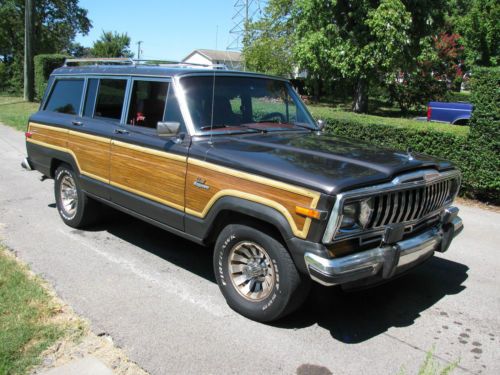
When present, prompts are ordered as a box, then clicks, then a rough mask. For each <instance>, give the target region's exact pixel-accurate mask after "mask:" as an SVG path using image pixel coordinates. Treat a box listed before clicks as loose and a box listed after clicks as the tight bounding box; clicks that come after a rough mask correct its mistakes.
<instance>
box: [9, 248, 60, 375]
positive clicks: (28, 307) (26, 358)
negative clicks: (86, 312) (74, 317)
mask: <svg viewBox="0 0 500 375" xmlns="http://www.w3.org/2000/svg"><path fill="white" fill-rule="evenodd" d="M7 251H8V250H7V249H5V247H3V246H2V245H1V244H0V375H4V374H25V373H27V371H28V370H29V369H30V368H31V367H32V366H34V365H36V364H37V363H38V362H39V360H40V354H41V353H42V352H43V351H44V350H45V349H47V348H48V347H49V346H50V345H52V344H53V343H55V342H56V340H58V339H59V338H61V337H62V336H63V335H64V333H65V330H64V327H63V326H62V325H61V324H60V323H56V322H54V317H55V316H56V315H57V314H58V312H59V307H58V306H57V305H55V304H54V303H53V300H52V297H51V296H50V295H49V294H48V292H47V291H46V290H45V289H44V288H43V287H42V285H41V281H40V280H39V279H37V278H35V277H32V276H31V275H30V274H29V273H28V272H27V269H26V268H25V267H24V266H22V265H21V264H20V263H18V262H17V261H16V260H15V259H14V258H13V257H12V256H10V255H8V254H7Z"/></svg>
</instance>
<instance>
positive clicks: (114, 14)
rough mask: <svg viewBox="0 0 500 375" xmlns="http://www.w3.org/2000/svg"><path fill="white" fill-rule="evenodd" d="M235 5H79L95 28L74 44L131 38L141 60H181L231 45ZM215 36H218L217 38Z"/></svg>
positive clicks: (211, 0)
mask: <svg viewBox="0 0 500 375" xmlns="http://www.w3.org/2000/svg"><path fill="white" fill-rule="evenodd" d="M234 4H235V0H80V2H79V5H80V7H82V8H85V9H87V10H88V17H89V18H90V20H91V21H92V25H93V27H92V29H91V30H90V32H89V34H88V35H86V36H82V35H78V36H77V38H76V42H78V43H80V44H82V45H84V46H86V47H90V46H92V44H93V42H94V41H95V40H97V39H98V38H99V36H100V35H101V34H102V31H103V30H105V31H117V32H119V33H125V32H126V33H127V34H128V35H129V36H130V37H131V39H132V43H131V45H130V48H131V49H132V51H133V52H134V54H135V57H137V42H138V41H143V43H142V47H141V49H142V56H141V58H144V59H164V60H177V61H179V60H182V59H183V58H184V57H186V56H187V55H188V54H189V53H190V52H192V51H193V50H195V49H216V48H217V49H221V50H225V49H226V47H227V46H228V45H229V44H230V43H231V42H232V40H233V38H234V37H233V36H232V35H231V34H230V33H229V31H230V29H231V28H232V27H233V22H234V21H233V19H232V18H233V16H234V15H235V8H234ZM216 36H217V37H216Z"/></svg>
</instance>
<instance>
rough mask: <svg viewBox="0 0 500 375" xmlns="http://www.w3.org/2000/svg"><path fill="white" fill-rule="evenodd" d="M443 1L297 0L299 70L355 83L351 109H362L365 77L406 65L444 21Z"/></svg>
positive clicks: (364, 106)
mask: <svg viewBox="0 0 500 375" xmlns="http://www.w3.org/2000/svg"><path fill="white" fill-rule="evenodd" d="M444 6H445V2H444V1H442V0H438V1H431V0H423V1H417V0H380V1H371V0H363V1H349V0H329V1H323V0H297V1H295V2H294V3H293V6H292V11H291V18H292V19H293V20H294V24H295V27H296V29H295V46H294V52H295V56H296V57H297V61H298V63H299V64H300V66H301V67H302V68H305V69H307V70H308V71H309V73H310V74H313V75H317V76H319V77H335V76H339V75H340V76H342V77H343V78H349V79H353V80H355V81H356V85H355V95H354V103H353V110H354V111H356V112H366V111H367V107H368V100H367V99H368V85H369V81H370V80H380V79H383V78H385V77H388V76H389V77H393V76H392V75H389V73H393V72H394V71H396V70H397V69H403V70H406V69H410V66H411V65H412V60H414V57H415V56H418V54H419V53H420V49H421V48H420V46H421V39H422V38H425V37H427V38H429V37H430V35H431V34H432V31H433V30H434V29H435V27H436V25H437V24H440V23H441V22H443V20H444V18H443V14H444V12H443V11H442V10H443V8H444Z"/></svg>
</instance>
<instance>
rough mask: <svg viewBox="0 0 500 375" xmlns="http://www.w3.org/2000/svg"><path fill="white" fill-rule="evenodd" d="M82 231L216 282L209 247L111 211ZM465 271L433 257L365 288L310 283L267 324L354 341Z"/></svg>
mask: <svg viewBox="0 0 500 375" xmlns="http://www.w3.org/2000/svg"><path fill="white" fill-rule="evenodd" d="M88 230H90V231H106V232H109V233H110V234H112V235H113V236H116V237H118V238H120V239H122V240H124V241H127V242H129V243H131V244H133V245H135V246H137V247H140V248H141V249H143V250H145V251H148V252H149V253H151V254H154V255H156V256H158V257H160V258H162V259H164V260H166V261H168V262H170V263H172V264H175V265H176V266H179V267H182V268H183V269H185V270H187V271H189V272H192V273H194V274H196V275H198V276H200V277H203V278H204V279H206V280H208V281H210V282H214V283H215V282H216V281H215V278H214V275H213V268H212V249H211V248H207V247H203V246H200V245H197V244H195V243H193V242H191V241H188V240H185V239H183V238H181V237H179V236H176V235H173V234H170V233H169V232H167V231H164V230H162V229H160V228H157V227H155V226H153V225H150V224H147V223H145V222H143V221H141V220H138V219H135V218H133V217H131V216H129V215H126V214H123V213H121V212H118V211H114V210H113V212H112V213H111V214H110V217H108V219H107V220H106V221H104V222H103V223H102V224H100V225H97V226H95V227H93V228H89V229H88ZM452 251H453V249H452ZM467 271H468V267H467V266H465V265H463V264H460V263H457V262H453V261H451V260H447V259H445V258H442V257H437V256H434V257H432V258H430V259H429V260H428V261H426V262H425V263H424V264H422V265H420V266H419V267H417V268H415V269H413V270H411V271H410V272H408V273H407V274H405V275H403V276H401V277H399V278H397V279H395V280H392V281H391V282H388V283H385V284H382V285H379V286H376V287H372V288H369V289H364V290H359V291H353V292H346V291H343V290H342V289H341V288H340V287H330V288H329V287H323V286H322V285H319V284H317V283H313V286H312V289H311V293H310V295H309V297H308V299H307V300H306V302H305V303H304V305H303V306H302V307H301V308H300V309H299V310H298V311H296V312H295V313H293V314H292V315H290V316H288V317H286V318H284V319H282V320H280V321H279V322H277V323H275V324H273V325H274V326H275V327H279V328H282V329H300V328H305V327H309V326H312V325H314V324H318V325H319V326H320V327H322V328H324V329H326V330H328V331H329V332H330V334H331V336H332V337H333V338H334V339H336V340H338V341H341V342H343V343H349V344H355V343H360V342H363V341H366V340H368V339H370V338H372V337H374V336H377V335H380V334H382V333H384V332H386V331H387V330H388V329H389V328H391V327H407V326H410V325H412V324H413V323H414V322H415V320H416V319H418V318H419V317H420V314H421V313H422V312H423V311H425V310H427V309H428V308H430V307H432V306H433V305H434V304H436V303H437V302H438V301H439V300H440V299H442V298H443V297H445V296H447V295H454V294H458V293H460V292H461V291H462V290H464V289H465V286H464V285H462V284H463V282H464V281H465V280H466V279H467V277H468V276H467ZM441 313H442V314H446V312H444V311H443V312H441Z"/></svg>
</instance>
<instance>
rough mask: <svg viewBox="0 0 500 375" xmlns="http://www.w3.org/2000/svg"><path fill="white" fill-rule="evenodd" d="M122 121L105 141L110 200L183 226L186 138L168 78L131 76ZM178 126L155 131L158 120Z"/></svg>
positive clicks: (168, 222)
mask: <svg viewBox="0 0 500 375" xmlns="http://www.w3.org/2000/svg"><path fill="white" fill-rule="evenodd" d="M127 99H128V101H127V108H126V111H125V113H124V116H123V118H122V123H121V125H119V126H116V127H115V128H114V134H113V141H112V145H111V163H110V165H111V170H110V184H111V186H112V192H111V199H112V201H113V202H114V203H117V204H119V205H121V206H123V207H126V208H128V209H131V210H133V211H134V212H137V213H139V214H141V215H143V216H146V217H148V218H151V219H153V220H155V221H159V222H161V223H163V224H167V225H169V226H171V227H174V228H176V229H180V230H183V229H184V206H185V204H184V187H185V178H186V159H187V153H188V148H189V139H188V137H186V136H185V134H186V132H185V126H184V123H183V120H182V116H181V115H180V110H179V107H178V103H177V98H176V97H175V93H174V90H173V88H172V86H171V82H170V80H166V79H163V80H162V79H151V78H141V77H137V78H133V79H132V81H131V83H130V89H129V94H128V95H127ZM163 121H169V122H179V125H180V126H179V131H178V132H177V134H172V135H171V136H162V137H160V136H158V135H157V130H156V128H157V124H158V122H163Z"/></svg>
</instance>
